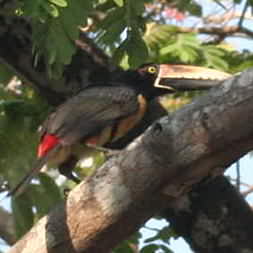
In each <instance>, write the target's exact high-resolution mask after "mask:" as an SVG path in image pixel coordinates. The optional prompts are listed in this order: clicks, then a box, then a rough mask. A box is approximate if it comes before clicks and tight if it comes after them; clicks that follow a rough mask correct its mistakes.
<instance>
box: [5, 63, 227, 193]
mask: <svg viewBox="0 0 253 253" xmlns="http://www.w3.org/2000/svg"><path fill="white" fill-rule="evenodd" d="M229 77H230V75H229V74H227V73H225V72H222V71H218V70H213V69H209V68H204V67H198V66H190V65H173V64H145V65H142V66H141V67H140V68H138V69H136V70H128V71H122V72H121V73H120V74H119V76H116V77H115V78H113V79H112V80H108V81H105V82H98V83H93V84H92V85H90V86H88V87H86V88H85V89H84V90H82V91H80V92H79V93H78V94H77V95H75V96H73V97H71V98H69V99H68V100H67V101H66V102H64V103H63V104H61V105H59V106H58V107H57V108H56V109H55V110H54V112H52V113H51V114H50V115H49V116H48V117H47V119H46V120H45V121H44V123H43V124H42V126H41V130H40V134H41V137H40V142H39V145H38V150H37V158H38V159H37V162H36V165H35V166H34V167H33V168H32V169H31V170H30V171H29V172H28V173H27V174H26V175H25V176H24V177H23V178H22V179H21V180H20V182H19V183H18V184H17V185H16V186H15V187H14V188H13V189H11V190H10V191H9V193H8V194H7V196H15V195H16V194H18V193H21V192H23V190H24V187H25V185H27V184H28V183H29V182H30V180H31V179H32V178H33V177H34V176H35V175H36V174H37V173H39V171H40V170H41V168H42V167H43V166H44V165H45V164H47V165H48V164H49V167H58V169H59V172H60V173H61V174H63V175H65V176H66V177H67V178H69V179H71V180H73V181H75V182H76V183H79V182H80V180H79V178H77V177H76V176H75V175H74V174H73V173H72V169H73V168H74V167H75V165H76V163H77V161H78V160H80V159H81V158H84V157H85V156H88V155H90V154H91V152H93V150H94V148H98V149H99V148H102V147H108V146H109V147H110V145H111V144H112V146H113V144H114V143H117V141H120V140H121V139H122V138H123V137H125V136H126V135H127V134H128V133H129V132H130V131H131V130H132V129H133V128H134V127H135V126H136V125H138V123H139V122H141V120H142V119H143V118H144V117H145V114H146V113H147V111H148V110H147V108H148V105H149V103H150V101H152V100H153V99H154V98H156V97H159V96H162V95H165V94H169V93H174V92H175V91H187V90H195V89H208V88H210V87H213V86H214V85H217V84H219V83H220V82H221V81H222V80H224V79H227V78H229Z"/></svg>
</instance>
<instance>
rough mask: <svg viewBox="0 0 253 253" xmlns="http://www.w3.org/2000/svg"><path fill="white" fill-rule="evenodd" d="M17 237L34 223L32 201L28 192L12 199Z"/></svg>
mask: <svg viewBox="0 0 253 253" xmlns="http://www.w3.org/2000/svg"><path fill="white" fill-rule="evenodd" d="M11 206H12V211H13V217H14V220H15V226H16V235H17V238H20V237H21V236H22V235H24V234H25V233H26V232H27V231H28V230H29V229H30V228H31V227H32V225H33V219H34V214H33V211H32V203H31V200H30V199H29V196H28V195H27V194H26V193H23V194H21V195H20V196H17V197H15V198H12V199H11Z"/></svg>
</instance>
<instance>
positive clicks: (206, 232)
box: [163, 176, 253, 253]
mask: <svg viewBox="0 0 253 253" xmlns="http://www.w3.org/2000/svg"><path fill="white" fill-rule="evenodd" d="M163 214H164V217H167V220H168V222H169V223H170V224H171V226H172V227H173V228H174V230H175V231H176V232H177V233H178V234H180V235H181V236H183V237H184V239H185V240H186V241H187V242H188V243H189V245H190V246H191V247H192V249H193V250H194V252H199V253H202V252H203V253H213V252H216V253H223V252H230V253H240V252H251V251H252V249H253V242H252V233H253V227H252V226H251V224H252V223H253V214H252V209H251V208H250V206H249V205H248V204H247V203H246V201H245V200H244V198H243V197H242V196H241V194H240V193H239V192H238V191H237V190H236V189H235V187H234V186H233V185H231V184H230V183H229V182H228V180H227V179H226V178H225V177H223V176H219V177H217V178H215V179H214V180H209V182H203V183H200V184H198V185H197V186H196V187H194V189H193V191H192V192H190V193H189V194H187V195H186V196H183V197H182V198H180V199H179V200H177V201H175V203H174V204H173V207H171V208H170V209H168V210H166V211H165V212H163Z"/></svg>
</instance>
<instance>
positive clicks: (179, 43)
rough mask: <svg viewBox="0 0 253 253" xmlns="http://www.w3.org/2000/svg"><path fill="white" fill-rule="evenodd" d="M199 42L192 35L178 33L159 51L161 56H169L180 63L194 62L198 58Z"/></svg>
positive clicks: (194, 35)
mask: <svg viewBox="0 0 253 253" xmlns="http://www.w3.org/2000/svg"><path fill="white" fill-rule="evenodd" d="M199 50H200V42H199V40H198V39H197V36H196V34H194V33H180V34H176V35H174V37H173V38H172V39H171V40H170V41H168V45H166V46H164V47H163V48H161V50H160V54H161V55H167V54H168V55H170V56H174V57H176V58H178V59H179V60H180V61H182V62H190V63H192V62H194V61H195V60H196V59H197V58H198V57H199Z"/></svg>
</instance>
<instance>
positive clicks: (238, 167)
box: [236, 160, 241, 191]
mask: <svg viewBox="0 0 253 253" xmlns="http://www.w3.org/2000/svg"><path fill="white" fill-rule="evenodd" d="M240 187H241V175H240V160H237V161H236V189H237V190H238V191H240Z"/></svg>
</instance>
